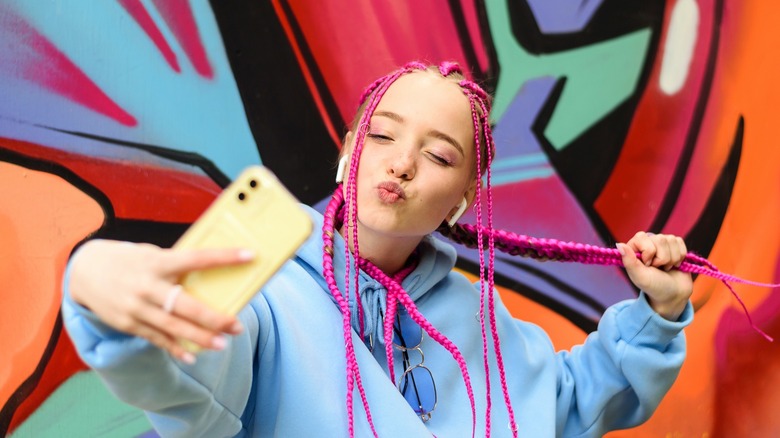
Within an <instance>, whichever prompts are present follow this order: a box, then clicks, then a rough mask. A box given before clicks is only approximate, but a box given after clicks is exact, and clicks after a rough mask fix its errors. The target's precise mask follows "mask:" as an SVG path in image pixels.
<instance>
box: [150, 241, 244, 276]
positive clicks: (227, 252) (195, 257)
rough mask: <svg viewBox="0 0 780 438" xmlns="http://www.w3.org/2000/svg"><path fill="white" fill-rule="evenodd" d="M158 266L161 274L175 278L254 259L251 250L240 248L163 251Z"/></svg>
mask: <svg viewBox="0 0 780 438" xmlns="http://www.w3.org/2000/svg"><path fill="white" fill-rule="evenodd" d="M161 257H162V258H163V260H161V263H160V264H159V266H160V267H161V271H162V273H163V274H167V275H173V276H177V277H178V275H179V274H182V273H184V272H189V271H197V270H201V269H208V268H216V267H219V266H229V265H239V264H242V263H247V262H249V261H252V260H253V259H254V253H253V252H252V251H251V250H247V249H241V248H219V249H197V250H175V249H170V250H164V251H163V252H162V254H161Z"/></svg>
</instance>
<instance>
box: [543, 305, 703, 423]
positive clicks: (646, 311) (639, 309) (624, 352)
mask: <svg viewBox="0 0 780 438" xmlns="http://www.w3.org/2000/svg"><path fill="white" fill-rule="evenodd" d="M692 320H693V307H692V306H691V304H690V302H689V303H688V305H687V306H686V308H685V311H684V312H683V314H682V315H681V316H680V318H679V320H678V321H668V320H666V319H664V318H663V317H661V316H660V315H658V314H657V313H655V312H654V311H653V309H652V308H651V307H650V305H649V304H648V302H647V299H646V298H645V296H644V293H642V294H640V296H639V298H638V299H636V300H629V301H624V302H621V303H618V304H615V305H614V306H612V307H610V308H609V309H607V311H606V312H605V313H604V316H603V317H602V318H601V321H600V322H599V328H598V330H597V331H596V332H594V333H591V334H590V335H589V336H588V338H587V339H586V341H585V343H584V344H583V345H579V346H576V347H574V348H573V349H572V350H571V352H569V351H562V352H559V353H558V354H557V357H556V362H557V367H558V403H557V406H558V407H557V411H558V412H557V416H556V417H557V423H558V426H557V430H559V431H563V436H566V437H591V436H602V435H603V434H604V433H606V432H607V431H609V430H614V429H622V428H628V427H633V426H636V425H638V424H641V423H643V422H644V421H646V420H647V419H648V418H649V417H650V415H652V413H653V412H654V411H655V409H656V408H657V407H658V404H659V403H660V402H661V399H662V398H663V396H664V395H665V394H666V392H667V391H668V390H669V388H670V387H671V386H672V384H673V383H674V381H675V379H676V378H677V375H678V373H679V371H680V367H681V366H682V363H683V360H684V359H685V335H684V333H683V332H682V329H683V328H684V327H685V326H687V325H688V324H690V322H691V321H692Z"/></svg>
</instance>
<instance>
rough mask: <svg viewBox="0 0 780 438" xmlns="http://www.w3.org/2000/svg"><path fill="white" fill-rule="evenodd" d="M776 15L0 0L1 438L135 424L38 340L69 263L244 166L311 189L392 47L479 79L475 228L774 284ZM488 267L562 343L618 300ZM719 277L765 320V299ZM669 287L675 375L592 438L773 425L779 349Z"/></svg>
mask: <svg viewBox="0 0 780 438" xmlns="http://www.w3.org/2000/svg"><path fill="white" fill-rule="evenodd" d="M778 22H780V6H777V5H774V4H771V3H767V2H762V3H761V4H759V2H741V1H738V0H666V1H664V0H655V1H646V0H623V1H611V0H601V1H585V0H582V1H576V0H575V1H572V0H545V1H541V0H520V1H512V0H474V1H469V0H449V1H446V2H445V1H443V0H424V1H397V2H385V1H360V2H354V1H346V0H335V1H328V2H317V4H316V7H315V6H314V3H313V2H307V1H305V0H270V1H265V2H260V1H250V0H235V1H230V2H222V1H211V2H208V1H206V0H118V1H116V2H88V1H86V0H35V1H26V0H2V1H0V199H1V200H2V203H1V204H0V225H2V226H0V242H2V245H0V282H2V284H4V285H5V288H3V290H2V291H0V299H1V300H2V302H3V306H0V434H11V435H12V436H155V434H154V432H153V431H152V430H151V429H150V426H149V424H148V422H146V420H145V418H144V417H143V414H142V413H140V412H139V411H137V410H135V409H133V408H130V407H127V406H125V405H123V404H121V403H120V402H118V401H116V400H114V399H113V397H112V396H111V395H110V394H109V393H108V392H107V391H106V390H105V389H104V388H103V387H102V385H101V383H100V382H99V381H98V379H97V378H96V377H95V376H94V374H93V373H91V372H89V371H88V370H87V369H86V368H85V366H84V365H83V364H82V363H81V361H80V360H79V359H78V357H76V355H75V353H74V352H73V348H72V346H71V344H70V341H69V339H68V337H67V334H66V333H65V332H63V331H62V325H61V321H60V317H59V301H60V297H61V291H60V284H59V283H60V279H61V277H62V274H63V271H64V268H65V264H66V261H67V258H68V256H69V254H70V253H71V252H72V251H73V250H74V249H75V248H76V247H77V246H78V245H79V243H80V242H83V241H84V240H85V239H89V238H94V237H103V238H119V239H127V240H131V241H146V242H153V243H156V244H159V245H163V246H166V245H170V244H171V243H172V242H173V241H175V239H176V237H177V236H178V235H179V234H180V233H181V232H182V231H183V230H184V229H185V228H186V226H187V225H188V224H189V223H191V222H192V221H193V220H194V219H195V218H196V217H197V215H198V214H199V213H200V212H201V211H202V210H203V209H204V208H205V207H206V205H208V203H209V202H210V201H211V199H213V197H214V196H215V195H216V194H217V193H218V191H219V190H220V188H221V187H224V186H225V185H226V184H227V183H228V182H229V181H230V179H231V178H232V177H234V176H235V175H237V174H238V172H239V171H240V170H241V169H242V168H243V167H244V166H246V165H248V164H250V163H260V162H262V163H263V164H265V165H267V166H268V167H270V168H271V169H272V170H274V172H276V173H277V175H279V177H280V178H281V180H282V181H283V182H284V183H285V184H286V185H287V186H288V187H289V188H290V189H291V190H292V191H293V192H294V193H295V194H296V195H297V196H298V197H299V198H300V199H301V200H302V201H303V202H306V203H308V204H311V205H318V204H319V203H320V201H321V200H322V199H323V198H324V197H325V196H326V195H327V194H328V193H329V192H330V191H331V190H332V188H333V183H332V174H333V172H332V169H333V167H335V166H334V165H335V159H336V154H337V151H338V148H339V143H340V137H341V136H342V135H343V133H344V129H343V126H345V125H346V123H347V122H348V121H349V120H348V119H349V117H350V116H351V113H352V112H353V111H354V109H355V98H356V96H358V95H359V93H360V91H361V89H362V87H363V86H365V85H366V84H367V83H368V82H369V81H370V80H371V79H373V78H374V77H376V76H378V75H379V74H381V73H384V72H386V71H387V70H389V69H392V68H394V67H395V66H397V65H399V64H402V63H404V62H406V61H408V60H411V59H424V60H429V61H434V62H435V61H439V60H443V59H451V60H455V61H458V62H460V63H461V64H463V65H465V66H468V67H469V68H470V69H471V70H472V71H473V72H474V76H475V77H476V78H477V79H479V80H480V81H482V82H483V83H484V84H485V85H486V86H487V88H488V89H489V90H491V91H492V92H493V93H494V95H495V112H494V117H493V122H494V123H495V136H496V144H497V148H498V151H497V159H496V161H495V163H494V165H495V167H494V176H493V177H494V179H493V183H494V185H495V195H496V197H497V199H498V202H497V206H496V210H495V222H496V226H498V227H501V228H505V229H508V230H511V231H515V232H518V233H523V234H529V235H533V236H538V237H552V238H556V239H561V240H573V241H581V242H587V243H591V244H599V245H611V244H613V243H614V242H615V241H616V240H625V239H627V238H628V237H630V235H631V234H633V232H635V231H637V230H649V231H655V232H671V233H676V234H680V235H683V236H685V238H686V240H687V242H688V245H689V248H691V249H693V250H695V251H696V252H698V253H699V254H702V255H705V256H707V257H708V258H710V260H712V261H713V262H714V263H715V264H717V265H718V266H719V267H720V268H721V269H722V270H724V271H726V272H730V273H733V274H736V275H738V276H741V277H743V278H750V279H753V280H757V281H764V282H774V283H777V282H780V226H778V224H779V223H780V172H778V171H777V169H778V167H779V166H780V148H778V147H777V146H776V145H775V144H774V141H773V139H774V137H775V134H776V132H777V123H776V122H775V121H774V111H773V109H774V108H773V104H774V103H775V102H777V101H778V100H780V84H778V83H777V72H780V57H778V55H777V54H776V50H775V48H776V47H777V45H778V43H780V31H779V30H778V29H777V26H776V23H778ZM460 255H461V260H460V262H459V268H460V269H462V270H463V271H464V272H465V273H466V274H467V275H473V273H474V272H476V271H475V266H476V263H475V260H476V258H475V257H476V256H475V254H474V253H473V252H470V251H468V250H462V251H461V253H460ZM496 277H497V284H498V286H499V288H500V290H501V292H502V297H503V299H504V300H505V301H506V302H507V304H508V305H509V306H510V308H511V309H512V311H513V312H514V314H515V315H516V316H518V317H520V318H523V319H526V320H530V321H534V322H536V323H538V324H539V325H541V326H543V327H544V328H545V329H546V330H547V331H548V332H549V333H550V335H551V337H552V339H553V342H554V343H555V345H556V347H558V348H561V349H565V348H569V347H570V346H571V345H573V344H575V343H578V342H580V341H581V340H582V339H583V338H584V336H585V334H586V333H587V332H588V331H590V330H592V329H593V328H594V327H595V324H596V323H597V321H598V318H599V315H600V314H601V313H602V311H603V310H604V309H605V308H606V306H608V305H610V304H612V303H614V302H616V301H618V300H621V299H624V298H628V297H633V296H636V293H637V292H636V291H635V290H633V289H632V287H631V286H630V283H629V282H628V281H627V280H626V278H625V276H624V275H623V273H622V272H621V271H620V270H619V269H616V268H605V267H594V266H581V265H576V264H555V263H539V262H535V261H530V260H524V259H522V260H516V259H508V258H503V257H500V258H499V259H498V260H497V275H496ZM738 289H739V291H740V292H741V294H742V297H743V299H744V300H745V302H746V303H747V305H748V308H749V309H750V310H751V312H752V316H753V318H754V320H756V322H757V324H758V325H759V326H760V327H761V328H762V329H763V330H765V331H766V332H768V333H769V334H770V335H773V336H775V337H776V338H777V337H780V316H778V315H780V295H778V293H777V291H775V292H774V293H773V292H772V291H769V290H762V289H759V288H751V287H740V288H738ZM693 300H694V304H695V307H696V309H697V312H696V320H695V322H694V324H693V325H692V326H691V327H690V329H689V330H687V333H688V339H689V351H690V353H689V359H688V360H687V362H686V364H685V366H684V367H683V370H682V373H681V375H680V377H679V379H678V381H677V383H676V384H675V386H674V387H673V388H672V390H671V392H670V394H669V395H668V397H667V398H666V399H665V400H664V402H663V403H662V405H661V406H660V408H659V410H658V412H657V413H656V415H655V416H654V417H653V418H652V419H651V420H650V421H648V422H647V423H646V424H644V425H642V426H640V427H638V428H636V429H633V430H630V431H623V432H614V433H613V434H611V435H610V436H614V437H619V436H648V437H650V436H653V437H654V436H681V437H682V436H762V437H763V436H774V435H777V434H778V433H780V420H778V419H777V417H776V416H775V415H774V412H775V410H776V409H778V407H780V396H778V395H777V394H776V391H772V388H775V387H776V384H775V383H776V382H778V381H779V380H780V348H778V346H777V342H775V343H773V344H768V343H767V342H766V341H764V340H763V338H761V337H760V336H757V335H756V334H755V333H754V332H753V331H752V330H750V328H749V326H748V324H747V322H746V320H745V318H744V316H743V315H742V314H741V313H740V311H738V310H737V307H736V302H735V301H734V300H733V298H732V297H731V296H730V295H729V294H728V291H727V290H726V289H725V288H724V287H723V286H722V285H720V284H719V283H717V282H716V281H712V280H710V279H708V278H697V279H696V282H695V291H694V298H693Z"/></svg>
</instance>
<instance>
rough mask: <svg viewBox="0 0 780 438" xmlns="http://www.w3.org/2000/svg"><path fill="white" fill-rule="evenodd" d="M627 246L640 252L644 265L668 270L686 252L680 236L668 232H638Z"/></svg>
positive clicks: (679, 260)
mask: <svg viewBox="0 0 780 438" xmlns="http://www.w3.org/2000/svg"><path fill="white" fill-rule="evenodd" d="M628 246H629V247H631V248H632V249H634V250H635V251H636V252H639V253H640V254H641V260H642V263H644V265H645V266H652V267H655V268H659V269H663V270H665V271H669V270H671V269H672V268H674V267H679V266H680V264H682V262H683V261H684V259H685V256H686V255H687V254H688V250H687V248H686V246H685V242H684V241H683V239H682V238H681V237H678V236H674V235H670V234H652V233H645V232H641V231H640V232H638V233H636V235H634V237H633V238H631V240H629V241H628Z"/></svg>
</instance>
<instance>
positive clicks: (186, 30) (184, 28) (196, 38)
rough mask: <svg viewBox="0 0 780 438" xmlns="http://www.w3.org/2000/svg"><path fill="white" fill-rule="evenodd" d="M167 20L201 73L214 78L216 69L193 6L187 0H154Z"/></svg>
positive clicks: (196, 69)
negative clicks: (205, 44) (209, 57)
mask: <svg viewBox="0 0 780 438" xmlns="http://www.w3.org/2000/svg"><path fill="white" fill-rule="evenodd" d="M152 1H153V3H154V5H155V6H156V7H157V10H158V11H159V12H160V15H162V17H163V19H164V20H165V22H166V23H167V24H168V27H170V29H171V31H172V32H173V34H174V35H175V36H176V40H178V41H179V44H180V45H181V46H182V48H183V49H184V53H186V54H187V57H188V58H189V59H190V62H192V65H193V66H194V67H195V71H197V72H198V74H199V75H201V76H203V77H205V78H209V79H212V78H213V77H214V69H213V68H212V67H211V63H210V62H209V59H208V56H207V55H206V49H205V48H204V47H203V42H202V41H201V38H200V32H199V31H198V25H197V24H196V23H195V17H194V16H193V15H192V8H190V4H189V2H188V1H187V0H152Z"/></svg>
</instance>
